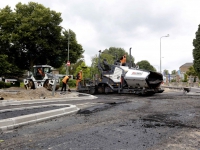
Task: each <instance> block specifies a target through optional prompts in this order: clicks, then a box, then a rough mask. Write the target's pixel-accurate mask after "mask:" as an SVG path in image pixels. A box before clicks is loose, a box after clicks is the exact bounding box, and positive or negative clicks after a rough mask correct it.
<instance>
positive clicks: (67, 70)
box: [61, 27, 70, 75]
mask: <svg viewBox="0 0 200 150" xmlns="http://www.w3.org/2000/svg"><path fill="white" fill-rule="evenodd" d="M61 28H63V29H64V30H65V32H66V31H67V30H66V29H65V28H64V27H61ZM69 38H70V32H68V38H67V41H68V42H67V47H68V48H67V63H68V62H69ZM66 67H67V69H66V74H67V75H69V66H68V64H67V65H66Z"/></svg>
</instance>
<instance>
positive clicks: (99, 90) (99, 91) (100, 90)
mask: <svg viewBox="0 0 200 150" xmlns="http://www.w3.org/2000/svg"><path fill="white" fill-rule="evenodd" d="M97 90H98V93H99V94H102V93H104V87H103V86H99V87H98V89H97Z"/></svg>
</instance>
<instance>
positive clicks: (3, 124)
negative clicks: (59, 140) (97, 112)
mask: <svg viewBox="0 0 200 150" xmlns="http://www.w3.org/2000/svg"><path fill="white" fill-rule="evenodd" d="M67 106H69V107H65V108H60V109H55V110H49V111H45V112H40V113H35V114H29V115H24V116H19V117H14V118H8V119H3V120H0V132H3V131H6V130H11V129H14V128H17V127H20V126H24V125H30V124H34V123H38V122H41V121H45V120H49V119H53V118H56V117H61V116H64V115H67V114H71V113H75V112H77V111H79V110H80V109H79V108H78V107H76V106H75V105H67Z"/></svg>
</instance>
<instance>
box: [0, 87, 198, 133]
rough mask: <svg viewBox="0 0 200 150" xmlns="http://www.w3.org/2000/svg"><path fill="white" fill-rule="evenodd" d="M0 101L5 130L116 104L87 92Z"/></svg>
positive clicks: (0, 120)
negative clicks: (69, 95)
mask: <svg viewBox="0 0 200 150" xmlns="http://www.w3.org/2000/svg"><path fill="white" fill-rule="evenodd" d="M73 92H74V91H73ZM186 94H189V95H200V88H191V91H190V92H189V93H186ZM0 102H1V103H0V130H1V131H5V130H9V129H13V128H17V127H19V126H22V125H26V124H32V123H37V122H40V121H45V120H49V119H51V118H55V117H59V116H62V115H67V114H70V113H84V114H89V113H91V112H93V111H97V110H99V109H101V110H102V109H107V108H109V107H111V106H112V105H113V104H114V105H115V104H116V99H115V98H113V99H111V100H109V101H105V100H103V99H97V97H96V96H92V95H89V94H80V95H79V96H78V97H67V98H61V99H58V98H56V99H46V100H41V99H40V100H31V101H23V102H22V101H21V102H19V101H18V102H16V101H0ZM126 102H129V101H128V100H125V101H124V100H122V101H119V99H118V98H117V103H126ZM63 108H65V109H63ZM59 110H60V111H59ZM31 114H32V115H31ZM40 116H43V118H40ZM18 120H20V121H18Z"/></svg>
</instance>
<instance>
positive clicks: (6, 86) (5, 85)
mask: <svg viewBox="0 0 200 150" xmlns="http://www.w3.org/2000/svg"><path fill="white" fill-rule="evenodd" d="M9 87H11V83H5V82H3V81H0V89H2V88H9Z"/></svg>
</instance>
